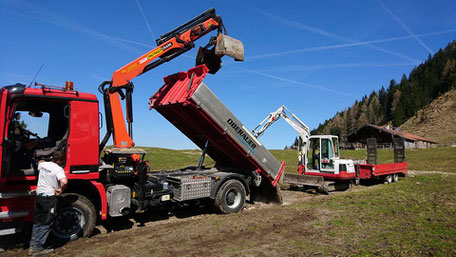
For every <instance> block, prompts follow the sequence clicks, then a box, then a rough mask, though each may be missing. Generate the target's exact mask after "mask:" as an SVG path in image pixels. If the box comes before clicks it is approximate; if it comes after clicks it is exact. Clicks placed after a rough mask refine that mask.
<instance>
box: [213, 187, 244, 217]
mask: <svg viewBox="0 0 456 257" xmlns="http://www.w3.org/2000/svg"><path fill="white" fill-rule="evenodd" d="M244 204H245V188H244V185H243V184H242V183H241V182H240V181H239V180H235V179H230V180H228V181H226V182H225V183H223V185H222V186H221V187H220V188H219V190H218V191H217V195H216V196H215V200H214V207H215V209H216V210H217V211H218V212H220V213H223V214H228V213H234V212H238V211H240V210H242V208H244Z"/></svg>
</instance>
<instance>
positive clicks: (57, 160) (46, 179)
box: [29, 151, 68, 256]
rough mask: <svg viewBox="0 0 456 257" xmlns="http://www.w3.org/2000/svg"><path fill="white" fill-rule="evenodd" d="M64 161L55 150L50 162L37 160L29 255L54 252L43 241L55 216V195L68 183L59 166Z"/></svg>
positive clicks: (61, 153) (62, 155) (63, 157)
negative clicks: (36, 179)
mask: <svg viewBox="0 0 456 257" xmlns="http://www.w3.org/2000/svg"><path fill="white" fill-rule="evenodd" d="M64 162H65V156H64V154H63V152H61V151H57V152H55V153H54V154H53V155H52V161H51V162H45V161H39V163H38V171H39V177H38V186H37V188H36V197H35V212H34V217H33V230H32V239H31V240H30V249H29V255H33V256H41V255H46V254H49V253H52V252H54V249H45V248H44V243H45V242H46V239H47V237H48V235H49V232H50V231H51V226H52V223H53V220H54V217H55V207H56V203H57V196H58V195H60V194H61V193H62V191H63V190H64V189H65V187H66V186H67V184H68V179H67V178H66V177H65V172H64V170H63V168H62V167H61V166H62V165H63V164H64Z"/></svg>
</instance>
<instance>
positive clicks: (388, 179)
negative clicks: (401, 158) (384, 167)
mask: <svg viewBox="0 0 456 257" xmlns="http://www.w3.org/2000/svg"><path fill="white" fill-rule="evenodd" d="M392 182H393V176H392V175H387V176H386V177H385V180H384V183H385V184H390V183H392Z"/></svg>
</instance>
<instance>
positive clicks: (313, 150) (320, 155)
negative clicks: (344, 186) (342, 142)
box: [301, 135, 356, 180]
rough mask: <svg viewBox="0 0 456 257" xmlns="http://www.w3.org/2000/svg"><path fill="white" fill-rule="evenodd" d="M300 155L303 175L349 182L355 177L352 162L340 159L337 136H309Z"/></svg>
mask: <svg viewBox="0 0 456 257" xmlns="http://www.w3.org/2000/svg"><path fill="white" fill-rule="evenodd" d="M301 154H302V155H304V156H302V157H301V159H302V160H305V164H306V165H305V167H306V169H305V171H304V174H305V175H314V176H322V177H324V178H325V180H350V179H353V178H354V177H355V174H356V173H355V166H354V163H353V160H348V159H340V156H339V138H338V137H337V136H334V135H314V136H310V137H309V141H308V143H307V144H305V145H304V146H303V149H302V151H301Z"/></svg>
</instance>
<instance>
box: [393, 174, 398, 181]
mask: <svg viewBox="0 0 456 257" xmlns="http://www.w3.org/2000/svg"><path fill="white" fill-rule="evenodd" d="M398 180H399V174H397V173H394V174H393V182H397V181H398Z"/></svg>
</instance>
